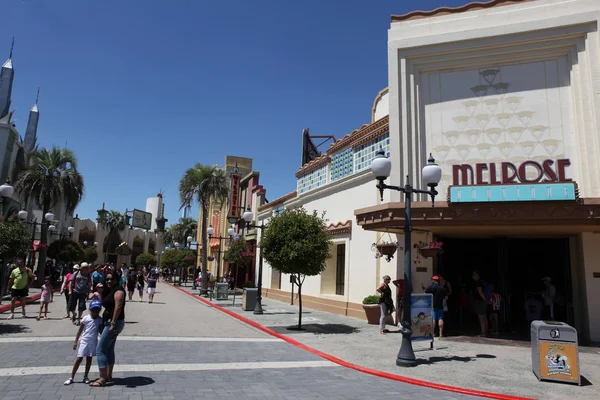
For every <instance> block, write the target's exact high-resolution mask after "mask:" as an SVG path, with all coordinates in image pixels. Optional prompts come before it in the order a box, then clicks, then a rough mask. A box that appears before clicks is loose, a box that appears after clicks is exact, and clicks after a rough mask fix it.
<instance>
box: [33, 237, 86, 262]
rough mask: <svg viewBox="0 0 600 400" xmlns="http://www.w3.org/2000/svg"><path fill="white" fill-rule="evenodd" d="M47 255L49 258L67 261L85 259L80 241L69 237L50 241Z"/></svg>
mask: <svg viewBox="0 0 600 400" xmlns="http://www.w3.org/2000/svg"><path fill="white" fill-rule="evenodd" d="M47 255H48V257H50V258H53V259H55V260H58V261H64V262H67V263H69V262H80V261H87V260H85V252H84V251H83V247H82V246H81V243H79V242H76V241H74V240H71V239H62V240H55V241H54V242H52V243H50V246H48V252H47ZM38 268H39V267H38Z"/></svg>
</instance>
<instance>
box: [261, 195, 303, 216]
mask: <svg viewBox="0 0 600 400" xmlns="http://www.w3.org/2000/svg"><path fill="white" fill-rule="evenodd" d="M297 195H298V193H297V192H296V191H295V190H294V191H293V192H291V193H288V194H284V195H283V196H281V197H279V198H277V199H275V200H273V201H271V202H269V203H267V204H263V205H262V206H260V207H258V212H261V211H264V210H268V209H270V208H273V207H275V206H277V205H279V204H283V203H285V202H286V201H288V200H290V199H293V198H295V197H296V196H297Z"/></svg>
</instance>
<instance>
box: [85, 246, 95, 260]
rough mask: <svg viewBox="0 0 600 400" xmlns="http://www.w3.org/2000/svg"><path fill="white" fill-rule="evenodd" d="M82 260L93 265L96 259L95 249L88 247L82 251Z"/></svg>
mask: <svg viewBox="0 0 600 400" xmlns="http://www.w3.org/2000/svg"><path fill="white" fill-rule="evenodd" d="M83 259H84V260H85V261H86V262H88V263H95V262H96V260H97V259H98V250H96V248H95V247H88V248H87V249H84V250H83Z"/></svg>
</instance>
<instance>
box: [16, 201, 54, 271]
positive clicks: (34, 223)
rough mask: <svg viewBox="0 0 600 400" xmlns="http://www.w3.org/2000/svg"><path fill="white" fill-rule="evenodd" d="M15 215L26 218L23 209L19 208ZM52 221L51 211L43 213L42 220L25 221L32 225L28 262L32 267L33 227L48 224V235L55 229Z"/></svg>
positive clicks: (21, 218) (22, 218)
mask: <svg viewBox="0 0 600 400" xmlns="http://www.w3.org/2000/svg"><path fill="white" fill-rule="evenodd" d="M17 215H18V217H19V219H20V220H22V221H25V220H26V219H27V216H28V212H27V211H25V210H21V211H19V213H18V214H17ZM53 221H54V214H53V213H52V211H48V212H47V213H46V214H45V215H44V218H43V220H42V222H37V218H34V219H33V221H31V222H28V221H25V223H27V224H29V225H31V226H32V229H31V231H32V232H31V245H32V250H31V253H30V255H29V263H28V264H29V265H30V266H32V267H33V243H34V242H35V229H36V227H37V226H38V225H39V226H42V225H48V232H50V235H52V234H53V232H54V231H55V230H56V226H55V225H54V224H53V223H52V222H53ZM40 239H41V238H40Z"/></svg>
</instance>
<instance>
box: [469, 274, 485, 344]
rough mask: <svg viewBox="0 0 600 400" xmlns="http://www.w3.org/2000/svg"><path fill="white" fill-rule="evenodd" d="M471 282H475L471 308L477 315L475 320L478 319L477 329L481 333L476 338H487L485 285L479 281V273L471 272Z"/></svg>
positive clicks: (481, 280)
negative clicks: (478, 328)
mask: <svg viewBox="0 0 600 400" xmlns="http://www.w3.org/2000/svg"><path fill="white" fill-rule="evenodd" d="M471 277H472V278H473V280H474V281H475V289H474V290H473V292H472V298H473V300H474V304H473V308H474V309H475V314H477V318H478V319H479V327H480V329H481V332H480V334H479V335H478V336H480V337H487V336H488V328H489V324H488V318H487V313H488V299H487V297H486V295H485V292H484V288H485V286H486V283H485V282H484V281H483V279H481V275H479V271H473V274H472V275H471Z"/></svg>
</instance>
